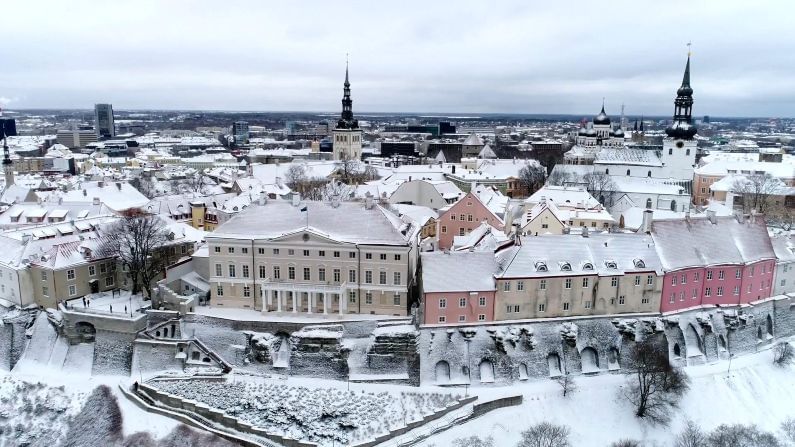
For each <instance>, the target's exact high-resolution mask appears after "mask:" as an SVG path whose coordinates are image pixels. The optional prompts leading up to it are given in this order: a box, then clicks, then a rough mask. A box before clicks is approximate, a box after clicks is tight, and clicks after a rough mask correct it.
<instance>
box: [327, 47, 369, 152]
mask: <svg viewBox="0 0 795 447" xmlns="http://www.w3.org/2000/svg"><path fill="white" fill-rule="evenodd" d="M332 133H333V134H334V159H335V160H358V159H359V158H360V157H361V156H362V130H361V129H359V121H358V120H357V119H355V118H354V117H353V100H352V99H351V83H350V82H349V81H348V63H347V62H346V63H345V84H344V88H343V94H342V114H341V115H340V119H339V120H338V121H337V127H335V128H334V131H333V132H332Z"/></svg>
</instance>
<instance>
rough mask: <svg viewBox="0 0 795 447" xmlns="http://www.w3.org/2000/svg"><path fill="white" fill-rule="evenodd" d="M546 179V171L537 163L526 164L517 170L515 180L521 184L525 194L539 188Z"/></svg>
mask: <svg viewBox="0 0 795 447" xmlns="http://www.w3.org/2000/svg"><path fill="white" fill-rule="evenodd" d="M546 179H547V171H546V169H544V167H543V166H541V165H539V164H537V163H531V164H526V165H524V166H523V167H522V169H520V170H519V176H518V177H517V180H518V181H519V184H520V185H522V189H525V190H527V195H531V194H533V193H534V192H536V191H538V190H539V189H541V187H542V186H544V182H545V181H546Z"/></svg>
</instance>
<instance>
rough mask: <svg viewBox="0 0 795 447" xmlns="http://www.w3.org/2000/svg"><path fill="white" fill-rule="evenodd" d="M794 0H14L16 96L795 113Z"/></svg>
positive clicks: (0, 78)
mask: <svg viewBox="0 0 795 447" xmlns="http://www.w3.org/2000/svg"><path fill="white" fill-rule="evenodd" d="M793 17H795V2H792V1H791V0H782V1H780V2H772V1H771V2H767V1H748V0H742V1H734V0H720V1H718V0H715V1H695V0H682V1H676V0H675V1H659V0H655V1H651V0H649V1H645V0H634V1H626V2H625V1H614V0H611V1H589V2H580V1H551V0H545V1H543V2H539V1H529V0H516V1H501V0H496V1H472V2H469V1H461V0H456V1H444V2H442V1H428V0H425V1H413V0H401V1H397V2H388V3H386V2H380V1H374V0H368V1H362V2H358V1H347V0H340V1H328V0H324V1H316V2H315V1H298V0H293V1H285V2H276V1H261V0H252V1H247V0H229V1H217V0H212V1H205V0H200V1H188V0H135V1H127V0H124V1H122V0H113V1H110V0H70V1H64V0H51V1H40V0H21V1H3V7H2V22H0V38H1V39H2V40H0V42H2V44H0V105H4V106H5V107H7V108H12V109H13V108H43V107H53V108H56V107H63V108H90V107H92V105H93V104H94V103H96V102H111V103H113V105H114V108H116V109H147V108H150V109H153V108H163V109H214V110H261V111H267V110H282V111H287V110H294V111H336V110H338V109H339V108H340V102H339V101H340V99H341V95H342V81H343V76H344V70H345V54H346V52H349V53H350V70H351V84H352V91H353V94H352V96H353V108H354V113H356V112H379V111H380V112H468V113H479V112H516V113H574V114H588V115H591V114H594V113H596V112H598V110H599V107H600V105H601V101H602V97H605V98H606V99H605V101H606V105H607V111H608V113H610V114H613V115H617V114H618V113H619V112H620V105H621V103H624V104H626V113H627V114H628V115H636V114H641V113H644V114H646V115H653V114H660V115H668V114H670V113H671V112H672V110H673V102H672V101H673V98H674V96H675V91H676V88H677V87H678V85H679V83H680V82H681V76H682V71H683V69H684V64H685V58H686V53H687V47H686V43H687V42H688V41H690V40H692V42H693V47H692V50H693V61H692V85H693V89H694V90H695V93H694V97H695V106H694V113H695V115H698V116H700V115H703V114H709V115H713V116H793V115H795V113H793V111H794V110H795V25H793V21H792V19H793Z"/></svg>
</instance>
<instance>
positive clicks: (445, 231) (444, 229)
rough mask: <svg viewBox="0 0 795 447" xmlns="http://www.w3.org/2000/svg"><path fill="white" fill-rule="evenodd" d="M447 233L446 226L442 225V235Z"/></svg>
mask: <svg viewBox="0 0 795 447" xmlns="http://www.w3.org/2000/svg"><path fill="white" fill-rule="evenodd" d="M446 233H447V225H442V234H446Z"/></svg>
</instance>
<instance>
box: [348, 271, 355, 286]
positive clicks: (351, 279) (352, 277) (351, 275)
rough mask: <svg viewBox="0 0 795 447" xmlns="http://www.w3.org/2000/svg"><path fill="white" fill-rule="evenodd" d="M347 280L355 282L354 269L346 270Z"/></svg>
mask: <svg viewBox="0 0 795 447" xmlns="http://www.w3.org/2000/svg"><path fill="white" fill-rule="evenodd" d="M348 282H352V283H355V282H356V270H348Z"/></svg>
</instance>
